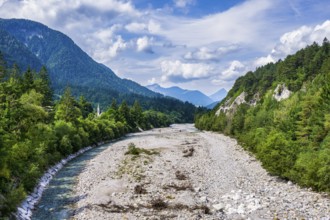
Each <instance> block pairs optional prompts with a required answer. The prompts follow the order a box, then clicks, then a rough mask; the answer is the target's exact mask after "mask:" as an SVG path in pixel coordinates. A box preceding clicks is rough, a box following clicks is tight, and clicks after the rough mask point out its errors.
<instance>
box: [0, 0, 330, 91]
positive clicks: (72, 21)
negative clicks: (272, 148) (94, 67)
mask: <svg viewBox="0 0 330 220" xmlns="http://www.w3.org/2000/svg"><path fill="white" fill-rule="evenodd" d="M0 17H2V18H26V19H31V20H35V21H39V22H42V23H44V24H46V25H47V26H49V27H50V28H53V29H56V30H59V31H62V32H64V33H65V34H67V35H68V36H69V37H71V38H72V39H73V40H74V41H75V42H76V43H77V44H78V45H79V46H80V47H82V49H83V50H85V51H86V52H87V53H88V54H89V55H90V56H91V57H93V58H94V59H95V60H97V61H98V62H100V63H104V64H105V65H107V66H109V67H110V68H111V69H112V70H114V72H115V73H116V74H117V75H119V76H120V77H123V78H129V79H132V80H135V81H137V82H139V83H140V84H142V85H147V84H151V83H159V84H161V85H162V86H165V87H168V86H173V85H178V86H180V87H182V88H185V89H199V90H201V91H203V92H204V93H206V94H211V93H213V92H215V91H216V90H219V89H220V88H226V89H230V88H231V86H232V85H233V83H234V81H235V79H236V78H237V77H239V76H241V75H244V74H245V73H246V72H247V71H249V70H254V69H255V68H256V67H258V66H260V65H264V64H266V63H268V62H273V61H276V60H278V59H280V58H284V57H285V56H286V55H288V54H292V53H294V52H296V51H297V50H299V49H300V48H303V47H305V46H306V45H308V44H311V43H312V42H314V41H316V42H319V43H320V42H322V40H323V39H324V37H328V38H329V39H330V1H329V0H245V1H243V0H154V1H148V0H97V1H95V0H48V1H41V0H0Z"/></svg>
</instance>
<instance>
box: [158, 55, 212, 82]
mask: <svg viewBox="0 0 330 220" xmlns="http://www.w3.org/2000/svg"><path fill="white" fill-rule="evenodd" d="M161 69H162V72H163V75H162V78H161V79H162V81H171V82H184V81H191V80H196V79H202V78H206V77H209V76H210V75H212V74H213V71H214V69H213V67H211V66H210V65H207V64H203V63H182V62H181V61H179V60H175V61H167V60H166V61H162V62H161Z"/></svg>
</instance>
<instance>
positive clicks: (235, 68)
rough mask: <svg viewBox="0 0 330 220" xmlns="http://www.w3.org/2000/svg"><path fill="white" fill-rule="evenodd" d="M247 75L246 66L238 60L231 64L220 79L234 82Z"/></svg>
mask: <svg viewBox="0 0 330 220" xmlns="http://www.w3.org/2000/svg"><path fill="white" fill-rule="evenodd" d="M244 73H245V66H244V64H243V63H241V62H240V61H238V60H234V61H232V62H231V63H230V65H229V67H228V68H227V69H226V70H224V71H223V72H222V73H221V76H220V78H221V79H224V80H233V79H235V78H237V77H239V76H241V75H243V74H244Z"/></svg>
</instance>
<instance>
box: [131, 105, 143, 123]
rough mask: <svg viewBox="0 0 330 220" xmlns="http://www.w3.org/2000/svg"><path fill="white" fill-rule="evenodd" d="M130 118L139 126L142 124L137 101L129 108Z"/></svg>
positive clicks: (140, 110)
mask: <svg viewBox="0 0 330 220" xmlns="http://www.w3.org/2000/svg"><path fill="white" fill-rule="evenodd" d="M131 117H132V120H133V121H134V122H135V123H137V124H138V125H139V126H141V124H142V122H143V114H142V108H141V106H140V103H139V102H138V101H137V100H135V102H134V104H133V107H132V108H131Z"/></svg>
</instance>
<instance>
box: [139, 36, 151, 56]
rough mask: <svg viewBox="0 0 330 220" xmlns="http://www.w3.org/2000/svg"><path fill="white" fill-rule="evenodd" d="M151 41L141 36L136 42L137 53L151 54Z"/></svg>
mask: <svg viewBox="0 0 330 220" xmlns="http://www.w3.org/2000/svg"><path fill="white" fill-rule="evenodd" d="M152 41H153V39H152V38H148V37H147V36H143V37H141V38H138V39H137V40H136V46H137V51H139V52H141V51H144V52H147V53H153V51H152V48H151V44H152Z"/></svg>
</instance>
